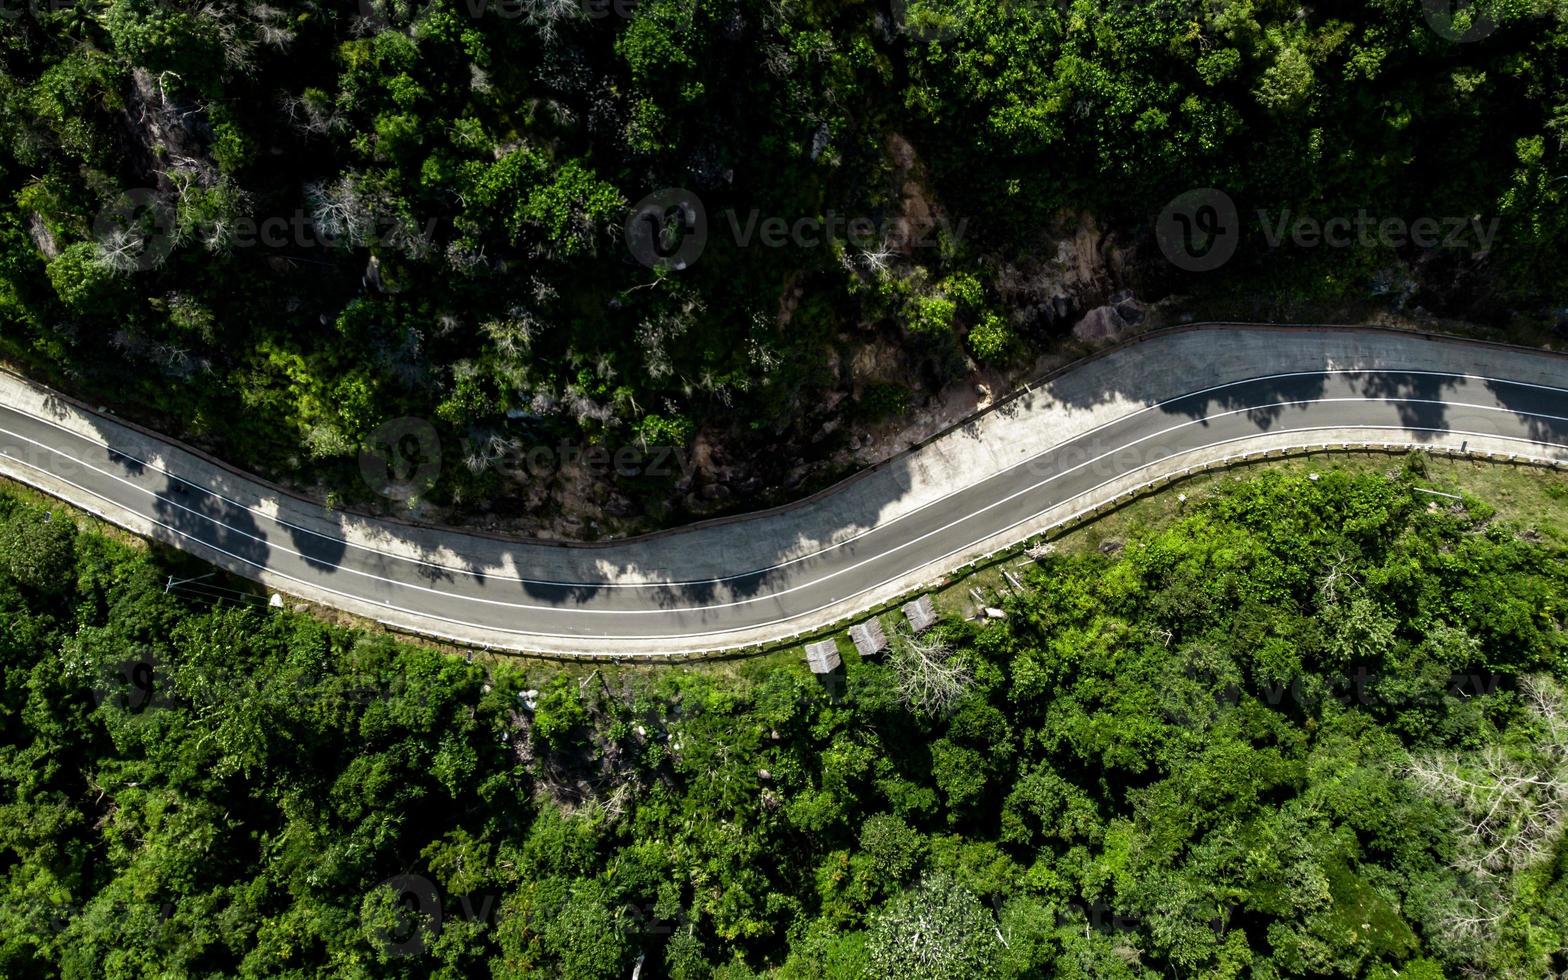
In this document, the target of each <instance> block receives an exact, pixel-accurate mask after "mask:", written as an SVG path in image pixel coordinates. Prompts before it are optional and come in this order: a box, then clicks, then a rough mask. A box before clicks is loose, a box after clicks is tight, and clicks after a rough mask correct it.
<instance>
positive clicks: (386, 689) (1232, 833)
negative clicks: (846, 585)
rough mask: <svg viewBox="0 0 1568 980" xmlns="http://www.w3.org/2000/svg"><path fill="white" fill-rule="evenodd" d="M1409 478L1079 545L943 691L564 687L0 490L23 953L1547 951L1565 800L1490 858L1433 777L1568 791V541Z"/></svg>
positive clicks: (494, 965)
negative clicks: (1557, 707) (1498, 860)
mask: <svg viewBox="0 0 1568 980" xmlns="http://www.w3.org/2000/svg"><path fill="white" fill-rule="evenodd" d="M1411 486H1412V478H1411V476H1410V475H1409V474H1406V473H1399V472H1397V471H1395V472H1393V473H1391V474H1389V475H1376V474H1373V475H1361V476H1351V475H1345V474H1343V473H1329V474H1325V475H1324V476H1323V478H1322V479H1320V480H1318V481H1315V482H1314V481H1308V480H1306V479H1303V478H1301V477H1299V476H1287V475H1282V474H1279V473H1270V472H1265V473H1263V474H1261V475H1258V476H1256V477H1254V478H1251V479H1248V480H1245V481H1241V480H1232V481H1227V482H1225V483H1223V484H1221V485H1219V486H1218V487H1217V488H1216V489H1214V490H1213V491H1207V492H1204V493H1202V494H1200V495H1198V496H1197V498H1196V499H1194V500H1191V501H1189V502H1188V504H1187V505H1186V508H1185V510H1184V513H1183V515H1182V516H1181V517H1179V518H1177V519H1176V520H1175V521H1174V522H1173V523H1170V524H1168V525H1166V526H1164V527H1162V528H1160V529H1157V530H1151V531H1148V532H1146V533H1141V534H1136V535H1132V536H1131V537H1130V539H1129V540H1127V541H1126V542H1125V547H1124V548H1122V549H1121V550H1120V551H1118V552H1116V553H1115V554H1114V555H1107V554H1102V553H1099V552H1094V551H1091V552H1088V553H1086V554H1082V555H1067V556H1061V555H1059V556H1056V557H1052V558H1050V559H1048V561H1047V563H1046V564H1045V565H1044V566H1043V567H1041V568H1039V569H1038V570H1036V571H1034V572H1033V573H1032V574H1031V576H1030V582H1029V584H1030V585H1031V586H1032V588H1031V589H1030V590H1029V591H1027V592H1025V593H1020V594H1019V595H1017V596H1015V597H1014V598H1013V599H1011V600H1009V604H1008V610H1007V611H1008V613H1009V618H1008V619H1007V620H1006V621H1005V622H992V623H990V624H989V625H985V626H971V625H967V624H962V623H956V622H950V623H946V624H944V625H942V626H941V627H939V628H938V630H937V631H936V632H937V633H938V634H940V636H941V638H942V639H943V640H944V641H945V642H946V644H947V645H948V646H949V647H951V649H952V650H953V656H954V657H956V658H959V659H960V660H961V661H962V662H963V663H964V665H965V666H966V668H967V673H966V678H967V679H966V681H965V683H966V684H967V687H966V688H965V690H964V691H963V692H962V695H961V696H960V697H959V698H958V699H957V700H955V701H953V702H951V703H949V704H948V706H947V707H946V708H945V709H944V710H943V711H940V712H936V713H931V712H923V713H919V714H914V713H910V712H909V711H906V710H905V709H904V708H902V707H900V706H899V700H898V697H899V695H898V678H897V677H896V676H895V670H894V668H893V667H891V666H888V665H883V664H873V663H865V662H861V661H859V660H858V659H854V658H851V660H850V661H849V662H848V663H847V666H846V669H847V671H848V673H847V676H846V686H845V688H844V689H843V690H842V691H840V692H838V694H837V695H835V694H834V692H831V691H828V690H826V689H824V688H823V686H822V685H820V684H819V683H817V681H816V680H815V679H813V678H812V677H811V676H810V675H808V674H807V673H806V671H805V669H804V668H803V667H796V668H789V667H780V668H766V669H764V668H761V667H747V666H742V667H741V668H740V670H739V675H738V676H735V675H730V674H724V675H721V674H717V673H710V672H705V671H697V670H678V669H673V668H672V669H670V670H668V671H658V672H653V673H651V674H643V675H642V679H638V680H628V679H626V678H624V677H620V676H618V675H612V674H605V673H603V672H602V671H579V672H576V673H575V674H573V675H570V676H568V675H566V674H564V673H561V674H558V675H557V676H554V677H549V676H548V675H549V673H550V669H547V668H544V667H538V666H536V667H533V668H529V669H528V670H527V672H526V675H525V670H524V668H523V667H522V666H520V665H519V666H509V665H500V666H495V667H492V668H490V669H482V668H481V667H479V666H477V665H474V664H469V663H465V662H463V661H462V660H460V659H456V658H451V657H447V656H442V655H439V654H437V653H434V652H431V651H427V650H421V649H417V648H413V647H408V646H404V645H399V644H396V643H394V642H392V641H390V640H388V639H386V638H385V637H380V636H373V635H368V634H363V633H356V632H353V631H349V630H344V629H339V628H335V627H328V626H325V625H322V624H320V623H318V622H316V621H314V620H311V619H308V618H305V617H300V616H293V615H290V614H287V613H284V612H282V611H274V610H267V609H265V608H259V607H256V606H247V607H245V608H236V607H234V606H232V605H229V604H222V605H218V606H204V605H201V604H199V603H196V602H194V600H187V599H182V598H179V597H177V596H176V595H171V594H166V593H165V592H164V590H163V588H162V584H163V581H164V578H165V577H166V574H167V572H168V571H169V569H166V568H165V566H164V561H163V559H160V558H157V557H153V556H149V555H147V554H144V553H139V552H133V551H130V550H128V549H126V548H124V547H122V546H120V545H116V544H113V543H110V542H108V541H107V540H105V539H104V538H102V537H99V536H98V535H96V534H89V533H78V532H75V531H74V529H72V527H71V525H70V524H69V523H68V521H67V520H66V519H65V518H64V517H63V516H62V515H60V514H59V513H56V514H55V516H53V517H52V518H47V519H46V514H45V512H44V511H42V510H40V509H38V508H35V507H32V506H28V505H23V504H19V503H16V502H13V501H11V500H9V499H6V498H0V624H3V627H4V628H3V630H0V726H3V727H0V731H3V736H4V737H3V740H0V892H3V895H0V973H3V974H4V975H6V976H8V977H25V976H53V975H63V976H68V977H104V976H107V977H140V976H145V975H149V974H155V973H169V972H171V971H172V972H176V973H180V974H202V975H243V976H262V975H266V976H273V975H285V976H316V975H324V974H331V975H350V976H425V975H431V974H442V975H454V976H458V975H460V976H475V975H483V974H486V973H489V974H491V975H495V976H503V977H523V976H536V975H553V976H565V977H574V978H575V977H612V978H622V977H625V976H628V975H629V974H630V971H631V970H632V968H633V965H634V964H636V963H637V962H638V960H639V958H640V959H641V961H642V964H643V967H642V968H643V975H644V976H654V975H658V976H670V977H683V978H696V977H702V978H707V977H714V978H717V977H744V976H756V975H773V976H777V977H781V978H819V977H833V978H841V980H848V978H862V977H866V978H869V977H878V978H880V977H886V976H894V977H908V978H911V980H917V978H936V977H979V976H996V977H1034V976H1050V975H1056V976H1116V977H1150V976H1165V975H1183V976H1193V975H1229V976H1239V975H1257V976H1281V977H1284V976H1297V977H1322V976H1343V977H1368V978H1378V980H1388V978H1392V977H1394V976H1396V975H1397V976H1407V977H1408V976H1418V977H1437V976H1451V975H1456V974H1458V973H1459V972H1460V971H1461V970H1465V969H1474V970H1476V971H1479V972H1481V973H1484V974H1487V975H1494V976H1516V977H1532V978H1533V977H1537V976H1541V975H1543V974H1544V973H1545V972H1546V971H1547V970H1548V969H1551V968H1554V967H1553V964H1554V963H1557V962H1559V961H1560V958H1561V957H1562V956H1563V950H1562V937H1563V936H1564V935H1568V874H1565V869H1568V845H1565V844H1564V839H1563V835H1562V830H1563V828H1562V826H1561V814H1560V810H1555V811H1550V812H1549V814H1548V819H1547V820H1546V823H1544V824H1540V823H1539V820H1540V818H1539V817H1538V816H1531V815H1530V813H1529V812H1528V811H1527V810H1525V809H1520V808H1518V807H1515V808H1514V809H1513V810H1505V811H1504V812H1506V813H1508V814H1510V817H1509V821H1510V822H1509V824H1508V826H1507V827H1505V828H1503V829H1502V830H1501V831H1496V832H1489V833H1494V835H1495V834H1500V835H1501V836H1500V837H1499V838H1498V839H1504V840H1506V839H1508V835H1510V834H1517V833H1520V832H1522V831H1521V828H1523V829H1525V830H1528V829H1529V827H1530V826H1536V825H1532V824H1531V821H1532V820H1535V821H1537V825H1538V826H1539V827H1540V828H1544V831H1543V836H1541V837H1540V841H1541V842H1540V844H1539V847H1538V849H1537V850H1535V851H1529V852H1520V853H1521V854H1522V855H1523V856H1516V857H1512V858H1510V859H1509V861H1508V862H1505V863H1503V864H1500V865H1497V866H1495V867H1493V868H1492V870H1490V871H1488V872H1487V874H1486V875H1477V874H1476V873H1475V872H1474V871H1473V870H1468V871H1467V870H1462V868H1464V867H1465V861H1466V860H1467V855H1469V856H1473V855H1474V854H1475V853H1477V848H1478V847H1481V846H1482V845H1484V844H1486V843H1487V841H1489V840H1492V839H1493V838H1491V837H1478V836H1477V835H1476V834H1474V833H1472V832H1471V831H1469V830H1467V829H1466V827H1467V825H1466V823H1465V820H1466V819H1467V818H1468V815H1470V814H1471V813H1472V811H1473V808H1474V807H1473V803H1474V801H1472V802H1471V803H1464V802H1463V801H1456V800H1454V799H1451V798H1449V797H1446V796H1444V795H1443V793H1442V792H1439V791H1437V790H1436V789H1434V787H1439V786H1440V783H1441V780H1440V779H1437V780H1434V779H1432V778H1427V779H1426V780H1425V781H1424V782H1423V781H1422V779H1421V778H1419V772H1418V770H1419V768H1420V767H1421V766H1425V767H1427V769H1429V770H1431V771H1434V772H1441V771H1453V772H1459V773H1462V774H1464V776H1465V778H1466V779H1469V780H1472V781H1475V782H1476V783H1477V785H1483V786H1484V785H1488V781H1492V782H1495V781H1496V778H1497V774H1498V773H1504V774H1506V773H1515V772H1516V773H1523V774H1526V775H1529V774H1544V775H1541V776H1540V778H1542V779H1546V780H1550V779H1552V778H1562V779H1568V773H1565V772H1563V771H1562V769H1563V767H1564V765H1565V763H1568V724H1565V723H1564V722H1565V718H1563V717H1559V718H1558V719H1557V720H1556V722H1554V721H1553V720H1552V718H1551V716H1550V715H1549V714H1543V713H1542V710H1541V709H1540V707H1539V703H1538V702H1537V701H1535V700H1533V699H1532V698H1533V695H1530V694H1529V692H1530V691H1531V690H1544V689H1545V688H1543V687H1541V685H1543V684H1546V683H1547V682H1545V681H1543V680H1539V679H1538V680H1534V681H1530V682H1529V684H1530V685H1534V686H1533V687H1531V686H1527V685H1526V683H1525V681H1524V680H1523V679H1524V678H1525V676H1526V675H1532V676H1534V677H1536V678H1540V677H1546V676H1553V675H1555V676H1557V677H1559V678H1561V677H1563V676H1564V674H1565V673H1568V671H1565V665H1568V660H1565V654H1568V640H1565V635H1568V634H1565V629H1564V627H1565V619H1568V562H1565V561H1564V558H1565V556H1564V554H1563V553H1562V551H1561V550H1560V549H1559V548H1558V547H1557V546H1555V545H1552V544H1549V543H1545V541H1544V539H1542V538H1540V537H1539V536H1536V535H1530V534H1527V533H1522V532H1523V529H1520V528H1515V527H1511V526H1507V525H1505V524H1502V523H1500V522H1498V521H1496V520H1495V519H1494V518H1493V517H1492V516H1491V514H1490V512H1489V511H1488V509H1487V508H1486V507H1485V505H1484V504H1482V503H1480V502H1479V501H1469V502H1468V504H1467V506H1466V507H1465V508H1448V507H1442V508H1438V507H1429V506H1428V503H1429V502H1430V499H1429V498H1426V497H1423V496H1421V495H1419V494H1416V493H1414V492H1413V491H1412V490H1411ZM928 635H929V634H928ZM531 690H536V692H537V693H536V694H530V695H529V696H522V695H524V692H525V691H531ZM530 702H532V703H533V708H532V709H531V710H530V708H529V703H530ZM1565 710H1568V709H1565ZM1444 767H1447V769H1446V770H1445V768H1444ZM1554 767H1555V768H1554ZM1531 778H1535V777H1533V776H1532V777H1531ZM1485 802H1486V798H1485V797H1483V798H1481V803H1485ZM1543 812H1545V811H1543ZM1467 903H1472V904H1467ZM1473 903H1479V904H1473ZM1473 908H1480V909H1483V910H1485V911H1487V913H1488V914H1495V921H1494V923H1493V924H1492V925H1491V926H1488V927H1487V928H1484V929H1481V930H1479V931H1477V930H1474V929H1471V930H1468V931H1467V930H1466V929H1464V928H1461V927H1459V926H1457V925H1456V923H1457V922H1459V921H1460V919H1462V918H1463V917H1464V915H1465V914H1466V913H1467V910H1470V909H1473Z"/></svg>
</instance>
